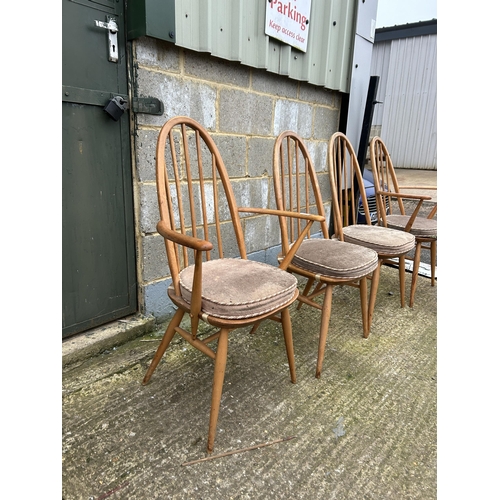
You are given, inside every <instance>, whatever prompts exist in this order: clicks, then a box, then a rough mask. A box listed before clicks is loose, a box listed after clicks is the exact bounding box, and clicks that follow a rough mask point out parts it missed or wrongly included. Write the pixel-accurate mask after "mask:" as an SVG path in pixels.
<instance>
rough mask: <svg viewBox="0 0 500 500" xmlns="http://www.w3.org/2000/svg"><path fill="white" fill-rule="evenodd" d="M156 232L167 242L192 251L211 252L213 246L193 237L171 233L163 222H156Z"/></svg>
mask: <svg viewBox="0 0 500 500" xmlns="http://www.w3.org/2000/svg"><path fill="white" fill-rule="evenodd" d="M156 230H157V231H158V233H160V234H161V236H163V237H164V238H166V239H167V240H170V241H173V242H174V243H177V244H179V245H183V246H185V247H189V248H192V249H193V250H202V251H208V250H212V248H213V245H212V243H210V242H209V241H206V240H202V239H200V238H195V237H194V236H189V235H187V234H180V233H178V232H177V231H173V230H172V229H169V228H168V227H167V224H166V223H165V222H164V221H162V220H161V221H160V222H158V224H157V225H156Z"/></svg>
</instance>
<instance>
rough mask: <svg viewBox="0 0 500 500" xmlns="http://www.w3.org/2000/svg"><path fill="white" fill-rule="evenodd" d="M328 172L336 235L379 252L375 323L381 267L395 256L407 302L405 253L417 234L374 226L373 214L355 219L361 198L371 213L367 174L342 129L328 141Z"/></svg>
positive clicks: (374, 287)
mask: <svg viewBox="0 0 500 500" xmlns="http://www.w3.org/2000/svg"><path fill="white" fill-rule="evenodd" d="M328 172H329V175H330V187H331V190H332V198H333V199H336V200H338V203H335V204H333V208H332V211H333V215H334V231H335V233H334V234H335V237H336V238H337V239H338V240H340V241H347V242H349V243H353V244H356V245H362V246H365V247H367V248H371V249H372V250H375V251H376V252H377V254H378V268H377V270H376V272H375V273H373V278H372V283H371V287H370V302H369V305H368V315H369V322H370V326H371V323H372V319H373V311H374V308H375V302H376V297H377V289H378V285H379V279H380V271H381V267H382V265H383V264H392V263H393V261H392V259H394V258H397V259H398V261H399V266H398V267H399V293H400V298H401V307H404V305H405V274H406V268H405V263H406V262H405V256H406V254H407V253H408V252H409V251H411V250H413V249H414V248H415V237H414V236H413V235H412V234H409V233H403V232H401V231H397V230H395V229H389V228H387V227H382V226H373V225H372V223H371V219H370V217H366V224H356V223H355V222H353V221H357V220H358V218H357V217H358V209H359V202H358V198H360V199H361V203H362V205H363V209H364V212H365V214H369V213H370V212H369V207H368V199H367V197H366V191H365V186H364V183H363V174H362V172H361V169H360V167H359V163H358V159H357V156H356V153H355V152H354V148H353V146H352V144H351V142H350V141H349V139H348V138H347V136H346V135H345V134H343V133H342V132H336V133H335V134H333V135H332V137H331V138H330V141H329V143H328Z"/></svg>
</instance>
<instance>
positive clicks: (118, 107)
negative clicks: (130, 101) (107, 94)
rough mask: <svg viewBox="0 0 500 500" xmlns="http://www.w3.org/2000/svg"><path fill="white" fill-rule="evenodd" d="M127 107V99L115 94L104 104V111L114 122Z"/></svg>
mask: <svg viewBox="0 0 500 500" xmlns="http://www.w3.org/2000/svg"><path fill="white" fill-rule="evenodd" d="M126 109H127V101H126V100H125V99H124V98H123V97H121V96H119V95H117V96H115V97H113V98H112V99H110V100H109V102H108V104H106V106H104V111H106V113H108V115H109V116H111V118H113V120H114V121H115V122H117V121H118V120H119V119H120V117H121V116H122V115H123V113H124V112H125V110H126Z"/></svg>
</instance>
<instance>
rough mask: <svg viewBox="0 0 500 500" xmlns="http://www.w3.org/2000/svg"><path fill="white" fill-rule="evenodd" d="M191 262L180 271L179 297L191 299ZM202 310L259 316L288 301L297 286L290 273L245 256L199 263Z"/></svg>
mask: <svg viewBox="0 0 500 500" xmlns="http://www.w3.org/2000/svg"><path fill="white" fill-rule="evenodd" d="M193 275H194V265H191V266H189V267H186V268H185V269H183V270H182V271H181V273H180V275H179V278H180V287H181V295H182V298H183V299H184V300H185V301H186V302H189V303H190V302H191V292H192V283H193ZM202 283H203V284H202V292H201V310H202V312H203V313H206V314H208V315H210V316H216V317H218V318H224V319H244V318H252V317H254V316H260V315H261V314H265V313H267V312H269V311H272V310H274V309H277V308H279V307H280V306H282V305H284V304H286V303H287V302H289V301H290V300H291V299H292V297H293V295H294V293H295V290H296V288H297V279H296V278H295V276H293V275H292V274H290V273H288V272H286V271H283V270H282V269H279V268H277V267H274V266H270V265H268V264H263V263H261V262H255V261H251V260H245V259H218V260H210V261H207V262H204V263H203V266H202Z"/></svg>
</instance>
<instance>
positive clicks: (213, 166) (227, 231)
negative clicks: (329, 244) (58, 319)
mask: <svg viewBox="0 0 500 500" xmlns="http://www.w3.org/2000/svg"><path fill="white" fill-rule="evenodd" d="M156 186H157V192H158V205H159V211H160V220H159V222H158V224H157V231H158V233H159V234H160V235H161V236H162V237H163V238H164V242H165V249H166V253H167V258H168V267H169V270H170V275H171V278H172V283H171V285H170V286H169V288H168V296H169V297H170V300H171V301H172V302H173V304H174V305H175V306H176V308H177V311H176V312H175V314H174V316H173V318H172V319H171V320H170V322H169V323H168V326H167V329H166V331H165V334H164V336H163V339H162V341H161V343H160V345H159V347H158V349H157V351H156V354H155V355H154V358H153V360H152V362H151V365H150V366H149V369H148V370H147V373H146V375H145V377H144V380H143V384H146V383H148V381H149V380H150V378H151V376H152V374H153V372H154V371H155V369H156V367H157V365H158V363H159V361H160V359H161V358H162V356H163V354H164V353H165V351H166V349H167V348H168V346H169V344H170V342H171V340H172V338H173V336H174V335H175V334H176V333H177V334H179V335H180V336H181V337H183V338H184V339H185V340H186V341H187V342H188V343H189V344H191V345H192V346H193V347H195V348H196V349H198V350H199V351H201V352H202V353H203V354H206V355H207V356H209V357H210V358H212V359H213V360H214V361H215V367H214V375H213V385H212V400H211V401H212V402H211V410H210V420H209V430H208V443H207V452H208V453H212V451H213V447H214V440H215V434H216V425H217V419H218V414H219V407H220V401H221V394H222V386H223V382H224V374H225V368H226V358H227V349H228V335H229V333H230V332H232V331H233V330H235V329H238V328H241V327H246V326H251V325H253V324H254V323H255V322H261V321H263V320H265V319H271V320H274V321H278V322H280V323H281V324H282V329H283V335H284V339H285V346H286V352H287V357H288V365H289V369H290V378H291V381H292V382H293V383H295V382H296V373H295V362H294V353H293V341H292V330H291V322H290V313H289V310H288V306H289V305H290V304H292V303H293V302H294V301H295V300H296V298H297V296H298V289H297V280H296V278H295V276H293V275H292V274H290V273H288V272H286V271H285V270H284V269H283V268H285V267H286V266H287V262H288V261H289V260H291V258H292V257H293V249H292V253H290V255H288V256H287V258H285V261H284V263H282V265H280V267H281V269H280V268H279V267H276V266H271V265H268V264H263V263H260V262H255V261H252V260H248V259H247V254H246V249H245V242H244V235H243V231H242V224H241V220H240V216H239V213H240V212H243V211H246V210H245V207H237V204H236V201H235V196H234V193H233V189H232V187H231V183H230V180H229V176H228V173H227V171H226V168H225V166H224V162H223V161H222V158H221V155H220V153H219V150H218V148H217V146H216V144H215V142H214V140H213V138H212V137H211V136H210V134H209V133H208V131H207V130H206V129H205V128H204V127H203V126H202V125H201V124H199V123H198V122H196V121H195V120H193V119H191V118H188V117H182V116H181V117H175V118H172V119H170V120H168V121H167V122H166V123H165V124H164V125H163V127H162V128H161V130H160V133H159V136H158V142H157V149H156ZM255 211H256V212H261V213H263V212H264V211H263V209H261V208H259V207H257V208H256V210H255ZM268 212H269V213H272V214H276V215H277V214H278V213H279V214H280V216H286V214H284V213H283V212H278V211H277V210H269V211H268ZM304 218H305V219H307V220H306V226H307V227H310V225H311V224H312V223H313V221H314V220H321V218H320V217H316V219H314V218H312V217H309V218H307V217H306V216H304ZM304 236H305V235H304ZM184 316H187V318H188V321H187V323H186V322H184V323H183V324H182V325H184V326H181V321H182V319H183V318H184ZM200 322H205V323H207V324H209V325H212V326H213V327H215V330H216V333H213V334H205V336H203V335H204V334H202V333H200V332H199V323H200ZM203 330H204V331H206V329H203ZM207 335H208V336H207ZM215 341H216V347H215V346H213V347H210V345H209V344H211V343H212V342H215Z"/></svg>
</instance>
